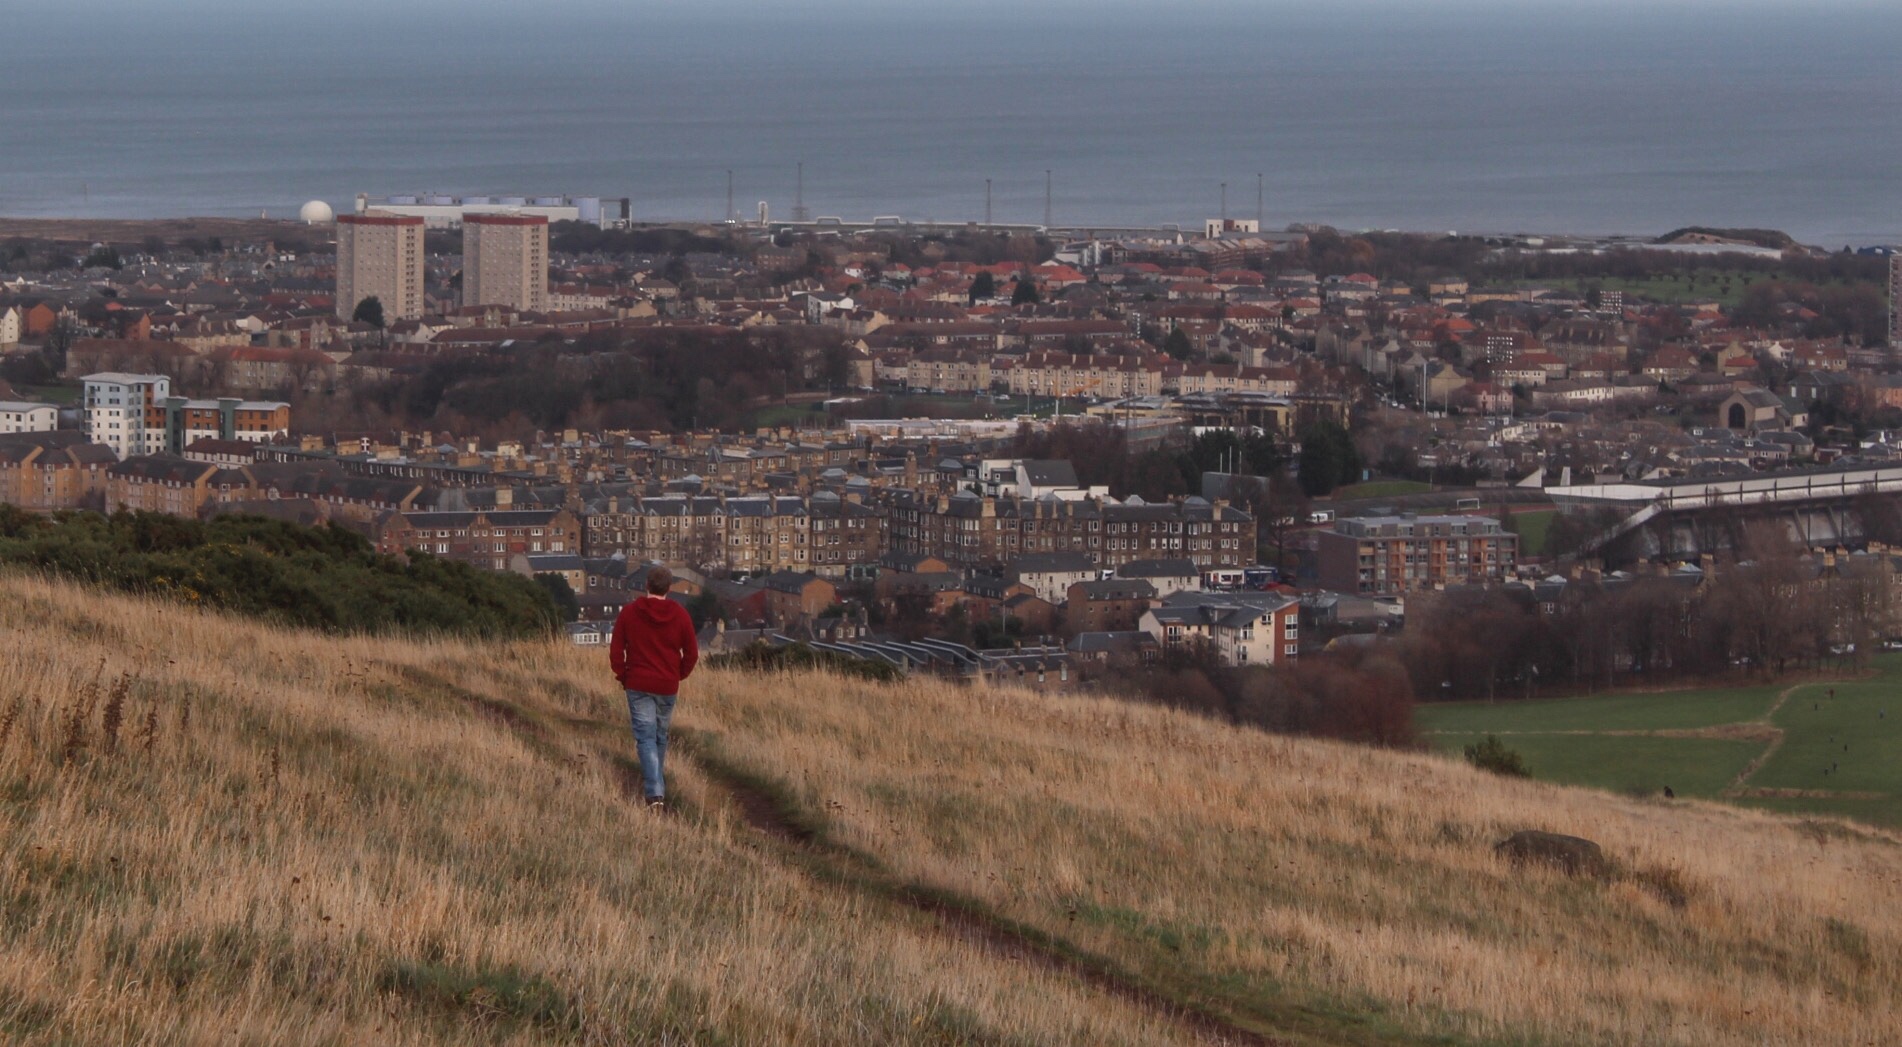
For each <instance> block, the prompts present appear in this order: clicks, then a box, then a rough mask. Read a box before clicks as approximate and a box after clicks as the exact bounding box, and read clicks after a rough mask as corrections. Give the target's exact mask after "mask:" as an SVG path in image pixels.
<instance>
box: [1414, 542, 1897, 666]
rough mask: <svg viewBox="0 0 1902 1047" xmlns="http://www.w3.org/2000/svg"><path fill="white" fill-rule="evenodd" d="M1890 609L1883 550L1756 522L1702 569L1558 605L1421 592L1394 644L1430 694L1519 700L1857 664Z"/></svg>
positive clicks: (1582, 587) (1883, 631) (1529, 593)
mask: <svg viewBox="0 0 1902 1047" xmlns="http://www.w3.org/2000/svg"><path fill="white" fill-rule="evenodd" d="M1896 611H1897V604H1896V599H1895V596H1894V594H1893V591H1892V571H1891V570H1890V568H1889V566H1888V564H1887V563H1886V562H1885V561H1884V560H1883V559H1882V558H1880V557H1857V558H1853V559H1851V558H1849V557H1844V558H1843V559H1842V560H1840V561H1837V562H1833V563H1830V562H1822V561H1819V559H1817V558H1814V557H1809V556H1804V555H1800V554H1799V553H1798V552H1797V551H1796V550H1795V549H1793V548H1792V547H1790V546H1789V545H1788V544H1787V543H1786V542H1785V541H1784V540H1783V539H1782V538H1781V536H1780V535H1776V534H1773V533H1770V532H1769V530H1768V529H1767V528H1762V529H1758V530H1755V531H1752V532H1749V533H1747V534H1746V537H1745V541H1744V543H1743V545H1742V546H1741V547H1740V549H1739V552H1738V557H1737V560H1736V561H1734V562H1727V563H1725V564H1722V565H1711V568H1710V570H1709V571H1707V572H1698V573H1692V572H1686V571H1679V572H1674V573H1669V574H1659V573H1655V572H1650V573H1647V572H1646V571H1645V569H1644V568H1643V567H1640V568H1639V571H1638V573H1636V574H1634V575H1632V576H1629V577H1623V578H1595V577H1585V578H1579V579H1574V580H1570V581H1568V582H1567V584H1566V585H1565V586H1564V591H1563V593H1561V594H1557V595H1556V598H1555V599H1553V600H1544V599H1541V597H1540V594H1539V593H1538V592H1537V591H1535V590H1533V589H1530V588H1524V587H1517V588H1503V589H1502V588H1493V589H1462V590H1449V591H1446V592H1443V593H1431V594H1419V595H1416V596H1415V597H1413V598H1411V599H1410V600H1409V605H1408V614H1407V617H1408V622H1407V627H1406V630H1405V633H1404V635H1403V636H1402V638H1401V639H1400V640H1399V641H1398V643H1397V645H1396V646H1397V648H1398V651H1399V656H1400V659H1401V661H1402V663H1403V664H1404V665H1405V666H1406V668H1407V673H1408V676H1409V677H1410V679H1411V681H1412V685H1413V688H1414V690H1415V692H1416V693H1417V694H1419V695H1420V696H1421V697H1422V698H1423V699H1441V698H1445V699H1468V698H1487V699H1499V698H1522V697H1532V696H1536V695H1539V694H1550V693H1554V692H1559V693H1579V692H1584V691H1590V690H1596V689H1601V688H1609V687H1617V686H1626V685H1631V684H1637V683H1641V682H1642V683H1652V682H1669V681H1678V680H1708V679H1715V678H1722V677H1727V676H1734V675H1757V676H1763V677H1774V676H1777V675H1780V674H1783V673H1786V672H1790V671H1793V670H1805V669H1814V668H1817V667H1820V666H1823V665H1825V664H1828V663H1830V662H1833V661H1838V660H1844V659H1848V660H1853V661H1858V662H1859V661H1861V660H1863V659H1866V658H1867V657H1868V655H1869V653H1870V652H1871V650H1872V649H1873V647H1874V645H1875V644H1876V643H1877V642H1879V641H1881V640H1883V639H1885V638H1887V637H1888V636H1889V635H1891V633H1892V632H1893V630H1894V629H1895V628H1896V626H1897V624H1898V623H1897V618H1896Z"/></svg>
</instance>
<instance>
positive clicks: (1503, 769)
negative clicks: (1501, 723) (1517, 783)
mask: <svg viewBox="0 0 1902 1047" xmlns="http://www.w3.org/2000/svg"><path fill="white" fill-rule="evenodd" d="M1466 762H1467V763H1470V764H1472V765H1473V766H1474V767H1477V768H1479V769H1480V770H1482V771H1491V772H1492V773H1494V774H1498V775H1503V776H1505V777H1507V778H1529V777H1531V776H1532V772H1531V771H1528V770H1526V761H1525V758H1524V757H1522V756H1520V755H1519V753H1518V752H1517V751H1516V750H1513V749H1509V748H1507V747H1506V743H1505V742H1502V741H1500V740H1499V736H1498V735H1496V734H1489V735H1487V736H1486V737H1485V738H1483V739H1481V740H1480V741H1479V742H1478V743H1476V744H1473V745H1469V746H1467V747H1466Z"/></svg>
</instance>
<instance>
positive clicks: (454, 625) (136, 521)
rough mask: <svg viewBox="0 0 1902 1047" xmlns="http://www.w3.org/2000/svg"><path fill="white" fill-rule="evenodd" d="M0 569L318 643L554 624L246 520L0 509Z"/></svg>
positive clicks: (490, 577) (422, 561)
mask: <svg viewBox="0 0 1902 1047" xmlns="http://www.w3.org/2000/svg"><path fill="white" fill-rule="evenodd" d="M0 564H15V565H21V566H29V567H37V568H41V569H43V570H47V571H51V572H53V573H55V574H59V575H64V576H66V577H69V578H74V579H77V580H80V581H85V582H91V583H95V584H101V585H106V586H110V587H112V588H115V589H119V590H122V591H125V592H132V593H149V594H153V595H159V596H166V597H170V598H172V599H176V600H178V601H180V602H182V603H186V604H191V605H195V606H204V607H215V608H220V609H224V610H230V611H235V612H238V613H241V614H246V615H252V616H256V617H259V618H263V619H265V620H268V621H272V622H277V623H281V624H284V625H291V626H298V627H302V628H309V629H320V630H324V631H326V632H373V633H380V632H390V631H406V632H424V633H442V634H454V635H461V636H476V637H494V638H514V637H528V636H536V635H543V634H546V633H547V632H549V631H550V630H552V629H553V628H554V627H555V625H556V624H558V623H559V621H560V614H559V612H558V611H557V610H556V608H555V605H554V602H553V601H552V600H551V599H550V598H549V596H548V593H547V591H546V590H545V589H543V588H542V587H541V586H539V585H537V584H535V583H534V582H533V581H532V580H530V579H528V578H524V577H521V576H519V575H514V574H501V573H493V572H489V571H483V570H479V569H477V568H474V567H471V566H469V565H467V564H462V563H456V562H452V561H448V560H439V559H436V558H434V557H431V556H426V555H414V556H412V558H411V559H410V561H409V562H407V563H405V562H404V561H402V560H398V559H396V558H395V557H391V556H385V555H383V554H380V553H378V552H376V550H375V549H374V548H373V547H372V546H371V545H370V543H369V541H368V540H367V539H365V538H363V537H362V536H361V535H357V534H354V533H352V532H350V531H346V530H344V529H342V528H340V527H335V526H331V525H325V526H323V527H301V526H298V525H296V524H290V523H284V522H281V521H276V520H267V519H264V518H262V517H256V516H221V517H218V518H217V519H214V520H211V521H207V522H201V521H198V520H189V519H184V518H181V517H176V516H166V515H164V514H161V513H145V512H121V513H115V514H113V515H111V516H104V515H101V514H99V513H90V512H75V513H62V514H59V515H57V516H54V517H43V516H36V515H33V514H30V513H26V512H24V511H22V510H19V509H16V508H13V507H12V506H4V505H0Z"/></svg>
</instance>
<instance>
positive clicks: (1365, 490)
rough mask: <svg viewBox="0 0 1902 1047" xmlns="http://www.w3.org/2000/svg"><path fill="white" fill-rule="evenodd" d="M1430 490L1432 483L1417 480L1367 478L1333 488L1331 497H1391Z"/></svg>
mask: <svg viewBox="0 0 1902 1047" xmlns="http://www.w3.org/2000/svg"><path fill="white" fill-rule="evenodd" d="M1431 490H1433V485H1432V484H1430V483H1422V482H1421V481H1419V480H1368V481H1366V482H1365V483H1357V484H1349V485H1347V486H1346V487H1337V488H1335V489H1334V494H1333V498H1334V500H1335V501H1337V502H1343V501H1349V500H1352V499H1356V498H1393V497H1396V496H1398V495H1403V494H1425V493H1427V492H1428V491H1431Z"/></svg>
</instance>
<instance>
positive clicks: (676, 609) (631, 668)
mask: <svg viewBox="0 0 1902 1047" xmlns="http://www.w3.org/2000/svg"><path fill="white" fill-rule="evenodd" d="M699 660H700V644H699V641H697V640H695V639H694V635H693V619H692V618H691V617H689V616H688V615H687V609H686V608H685V607H682V606H680V605H679V604H677V603H675V602H674V601H672V600H668V599H664V598H657V597H652V596H642V597H639V598H637V599H635V600H634V601H633V602H631V603H629V604H628V605H627V606H626V607H623V608H621V614H620V616H619V617H617V618H615V619H614V639H613V641H612V642H610V643H609V644H608V661H609V664H611V665H613V666H614V678H615V679H617V680H619V681H621V686H622V687H624V688H626V689H627V690H630V691H646V692H647V693H648V694H675V693H678V692H679V690H680V681H682V680H685V679H686V678H687V676H688V674H689V673H692V672H693V667H694V663H696V662H698V661H699Z"/></svg>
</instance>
